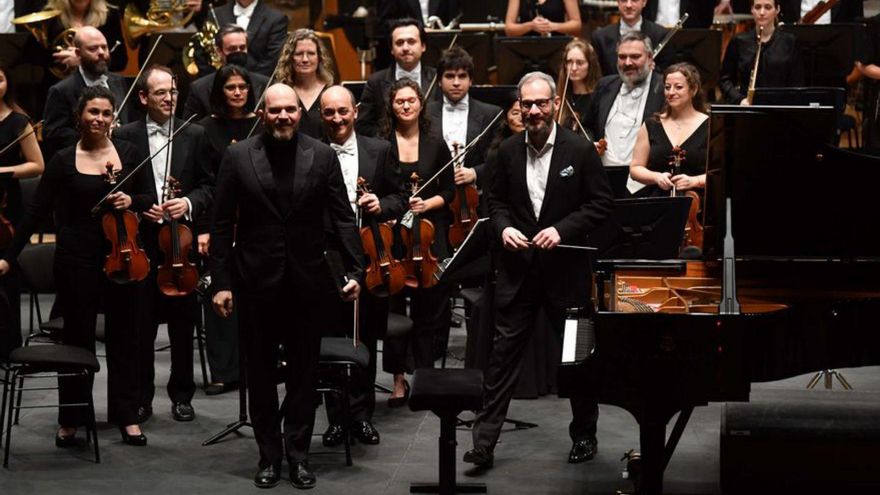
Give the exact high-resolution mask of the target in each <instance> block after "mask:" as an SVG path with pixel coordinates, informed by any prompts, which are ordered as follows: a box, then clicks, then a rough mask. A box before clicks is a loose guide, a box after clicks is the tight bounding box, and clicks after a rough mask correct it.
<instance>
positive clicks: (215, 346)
mask: <svg viewBox="0 0 880 495" xmlns="http://www.w3.org/2000/svg"><path fill="white" fill-rule="evenodd" d="M202 304H203V306H204V311H205V347H206V348H207V350H206V354H207V358H208V367H209V368H211V381H212V382H214V383H236V382H238V381H239V371H238V365H239V363H238V311H236V309H235V308H233V310H232V314H231V315H230V316H229V318H220V316H218V315H217V313H215V312H214V306H213V303H212V302H211V298H210V297H208V296H206V297H204V300H203V302H202Z"/></svg>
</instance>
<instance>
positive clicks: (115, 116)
mask: <svg viewBox="0 0 880 495" xmlns="http://www.w3.org/2000/svg"><path fill="white" fill-rule="evenodd" d="M162 36H164V35H162V34H159V36H156V42H155V43H153V48H150V53H149V54H147V59H146V60H144V63H143V64H141V69H140V70H139V71H138V73H137V76H135V77H134V81H132V82H131V86H129V87H128V91H127V92H126V93H125V98H123V99H122V103H120V104H119V106H118V107H116V112H114V113H113V122H116V121H117V120H118V119H119V115H120V114H121V113H122V109H123V108H124V107H125V104H126V103H128V98H129V97H131V92H132V91H134V88H135V86H137V82H138V80H140V78H141V74H143V73H144V69H146V68H147V67H149V65H150V59H151V58H153V52H155V51H156V47H158V46H159V42H160V41H162ZM111 125H112V124H111Z"/></svg>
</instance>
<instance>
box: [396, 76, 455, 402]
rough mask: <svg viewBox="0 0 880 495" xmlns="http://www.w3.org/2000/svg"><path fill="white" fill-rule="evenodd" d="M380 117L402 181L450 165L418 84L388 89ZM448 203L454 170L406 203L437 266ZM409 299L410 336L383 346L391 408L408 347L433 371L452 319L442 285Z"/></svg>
mask: <svg viewBox="0 0 880 495" xmlns="http://www.w3.org/2000/svg"><path fill="white" fill-rule="evenodd" d="M385 114H386V115H387V116H388V117H387V121H386V122H385V123H384V129H385V136H386V138H387V139H388V140H389V141H391V153H392V155H393V156H394V159H395V160H397V161H398V163H399V164H400V168H401V172H402V173H403V176H404V177H405V178H409V177H410V176H411V175H412V173H413V172H415V173H417V174H418V176H419V178H420V184H424V183H425V181H427V180H428V179H430V178H431V177H433V176H434V175H435V174H436V173H437V172H438V170H440V167H442V166H444V165H446V164H447V163H449V162H450V161H451V160H452V156H451V155H450V153H449V148H448V147H447V146H446V143H445V142H444V141H443V138H442V137H441V136H440V135H439V134H435V133H431V132H430V130H429V126H430V123H429V121H428V118H427V115H426V113H425V105H424V96H423V95H422V90H421V89H420V88H419V85H418V83H416V82H415V81H413V80H412V79H409V78H402V79H399V80H397V81H395V82H394V83H393V84H392V85H391V91H390V93H389V97H388V109H387V112H386V113H385ZM453 197H455V181H454V179H453V170H452V167H447V168H446V169H445V170H443V172H442V173H441V174H440V176H439V177H437V178H436V179H434V180H432V181H431V182H429V183H427V186H426V187H425V188H424V189H423V190H422V191H421V192H420V193H419V194H418V195H417V196H413V197H411V198H410V199H409V208H410V210H411V211H412V212H413V213H416V214H418V215H419V217H420V218H423V219H426V220H430V221H431V223H432V224H434V244H433V245H432V246H431V252H432V253H433V254H434V256H436V257H437V259H438V261H442V260H444V259H446V258H448V257H449V256H450V253H451V251H450V249H449V242H448V239H447V233H448V231H449V223H450V220H451V218H450V217H451V213H450V211H449V208H448V207H447V206H446V205H448V204H449V203H450V202H451V201H452V199H453ZM401 223H402V222H401ZM400 251H402V250H400ZM408 294H409V296H410V318H411V319H412V320H413V330H412V332H410V334H409V335H407V336H406V338H405V339H401V340H385V346H384V348H383V354H382V358H383V363H382V364H383V368H384V370H385V371H386V372H387V373H391V374H393V375H394V391H393V392H392V394H391V398H390V399H388V404H389V405H390V406H392V407H395V406H402V405H403V404H404V403H405V402H406V396H407V385H406V380H405V379H404V373H405V372H406V371H407V367H406V349H407V344H411V345H412V354H413V360H414V362H415V367H416V368H433V367H434V338H435V336H444V335H447V334H448V332H449V322H450V318H451V314H450V311H451V310H450V307H449V287H448V286H447V285H446V284H437V285H435V286H433V287H430V288H423V287H419V288H416V289H411V290H409V291H408Z"/></svg>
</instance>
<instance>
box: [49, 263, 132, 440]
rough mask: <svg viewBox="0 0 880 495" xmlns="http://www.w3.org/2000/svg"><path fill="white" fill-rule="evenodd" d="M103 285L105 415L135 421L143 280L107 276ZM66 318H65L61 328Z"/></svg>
mask: <svg viewBox="0 0 880 495" xmlns="http://www.w3.org/2000/svg"><path fill="white" fill-rule="evenodd" d="M104 287H105V291H104V293H105V299H104V301H105V304H104V316H105V324H106V329H105V332H104V333H105V347H106V349H107V399H108V406H107V417H108V420H109V421H110V422H111V423H114V424H116V425H118V426H127V425H133V424H137V422H138V421H137V409H138V406H139V405H140V397H141V393H140V390H139V389H138V375H139V368H140V367H141V364H142V363H140V362H139V361H138V345H139V344H138V343H139V341H140V339H139V335H138V334H139V333H140V331H141V328H142V326H141V325H140V316H141V314H142V309H141V308H140V306H139V305H140V304H141V301H143V299H144V293H143V292H144V290H145V286H144V284H143V283H139V282H131V283H128V284H123V285H120V284H116V283H114V282H111V281H109V280H107V279H105V280H104ZM66 327H67V322H66V321H65V328H66Z"/></svg>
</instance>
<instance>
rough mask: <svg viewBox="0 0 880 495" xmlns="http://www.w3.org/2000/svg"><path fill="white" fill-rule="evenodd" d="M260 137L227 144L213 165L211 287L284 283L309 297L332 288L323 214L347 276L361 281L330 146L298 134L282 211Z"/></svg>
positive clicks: (257, 292)
mask: <svg viewBox="0 0 880 495" xmlns="http://www.w3.org/2000/svg"><path fill="white" fill-rule="evenodd" d="M265 139H266V134H265V133H261V134H258V135H256V136H254V137H252V138H249V139H246V140H244V141H241V142H238V143H235V144H233V145H231V146H230V147H229V148H227V150H226V154H225V155H224V156H223V161H222V162H221V164H220V172H219V173H218V175H217V185H216V190H215V195H214V199H215V201H214V216H213V223H212V228H211V273H212V275H213V283H212V287H213V289H214V290H215V291H220V290H233V291H235V292H236V294H237V295H245V296H249V297H260V296H263V295H266V294H272V293H275V292H277V291H278V290H279V289H280V288H282V287H283V286H284V284H291V287H292V289H293V290H294V292H295V293H296V294H297V295H298V296H300V297H303V298H304V299H306V300H308V301H317V300H319V298H320V297H323V296H324V295H325V294H326V293H327V292H328V291H330V290H335V288H334V285H333V282H332V280H331V278H330V276H329V271H328V269H327V265H326V262H325V261H324V251H325V249H326V248H327V244H328V242H327V232H325V228H324V219H325V213H327V214H329V219H330V225H331V227H332V230H333V232H334V234H335V235H336V236H337V237H338V239H339V242H338V245H339V246H341V247H342V249H341V250H340V252H341V254H342V256H343V258H345V260H346V261H347V266H348V267H350V270H349V273H348V275H349V277H350V278H353V279H355V280H358V281H361V280H362V275H363V269H364V253H363V248H362V246H361V240H360V236H359V235H358V231H357V228H356V225H355V217H354V212H353V211H352V210H351V205H350V204H349V202H348V194H347V193H346V190H345V183H344V182H343V180H342V169H341V167H340V165H339V160H338V159H337V158H336V153H335V152H334V151H333V150H332V149H331V148H330V147H329V146H327V145H326V144H324V143H322V142H320V141H318V140H316V139H314V138H311V137H309V136H306V135H304V134H301V133H298V134H297V137H296V139H297V143H296V154H295V156H294V157H291V164H290V165H291V166H292V167H294V172H293V193H292V198H290V204H291V207H290V211H289V212H288V213H287V214H282V213H281V212H280V211H279V210H278V208H277V207H276V205H275V203H274V202H273V201H272V197H273V196H274V195H275V194H276V186H275V179H274V178H273V176H272V167H271V165H270V163H269V159H268V157H267V154H266V144H265ZM233 240H234V241H235V245H234V247H233Z"/></svg>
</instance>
